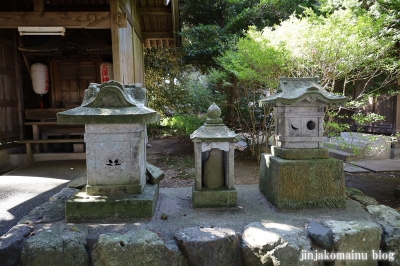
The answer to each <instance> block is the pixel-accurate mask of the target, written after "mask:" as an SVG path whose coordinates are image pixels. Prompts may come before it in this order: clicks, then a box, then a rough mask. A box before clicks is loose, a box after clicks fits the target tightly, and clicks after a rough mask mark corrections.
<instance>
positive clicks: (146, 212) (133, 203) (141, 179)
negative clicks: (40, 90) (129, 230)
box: [57, 81, 160, 221]
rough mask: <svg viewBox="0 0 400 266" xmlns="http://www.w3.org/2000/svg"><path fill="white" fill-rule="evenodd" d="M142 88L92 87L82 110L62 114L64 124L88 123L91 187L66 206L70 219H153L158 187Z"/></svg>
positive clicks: (150, 116) (152, 118)
mask: <svg viewBox="0 0 400 266" xmlns="http://www.w3.org/2000/svg"><path fill="white" fill-rule="evenodd" d="M145 104H146V91H145V89H144V88H142V87H141V84H135V85H125V86H124V85H122V84H121V83H119V82H116V81H110V82H107V83H103V84H101V85H100V84H95V83H92V84H90V86H89V87H88V89H86V90H85V95H84V99H83V102H82V105H81V106H80V107H77V108H74V109H70V110H67V111H64V112H60V113H58V114H57V120H58V123H59V124H85V143H86V166H87V186H86V187H85V188H84V189H83V190H82V191H81V192H79V193H77V194H76V195H75V196H74V197H72V198H71V199H70V200H68V201H67V203H66V217H67V220H68V221H95V220H102V219H127V218H142V217H151V216H152V215H153V212H154V207H155V204H156V202H157V199H158V184H154V185H151V184H147V185H146V178H147V176H146V138H147V136H146V124H147V123H150V122H156V121H159V119H160V116H159V114H158V113H157V112H156V111H154V110H152V109H150V108H148V107H146V106H145Z"/></svg>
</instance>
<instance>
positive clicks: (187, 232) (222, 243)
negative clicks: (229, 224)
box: [174, 227, 239, 266]
mask: <svg viewBox="0 0 400 266" xmlns="http://www.w3.org/2000/svg"><path fill="white" fill-rule="evenodd" d="M174 237H175V239H176V240H177V242H178V245H179V247H180V248H181V250H182V251H183V253H184V255H185V257H186V258H187V260H188V264H189V265H193V266H208V265H219V266H224V265H226V266H231V265H236V264H237V258H238V256H239V254H238V253H239V237H238V236H237V235H236V233H235V231H234V230H233V229H229V228H218V227H214V228H212V227H211V228H207V227H204V228H203V227H189V228H184V229H182V230H179V231H177V232H176V233H175V234H174Z"/></svg>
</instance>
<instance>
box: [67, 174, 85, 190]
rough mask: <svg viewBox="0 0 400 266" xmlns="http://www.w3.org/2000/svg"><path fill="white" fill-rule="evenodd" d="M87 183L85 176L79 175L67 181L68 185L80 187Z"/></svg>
mask: <svg viewBox="0 0 400 266" xmlns="http://www.w3.org/2000/svg"><path fill="white" fill-rule="evenodd" d="M86 185H87V177H86V176H81V177H78V178H77V179H74V180H72V181H71V182H69V183H68V187H71V188H76V189H82V188H84V187H85V186H86Z"/></svg>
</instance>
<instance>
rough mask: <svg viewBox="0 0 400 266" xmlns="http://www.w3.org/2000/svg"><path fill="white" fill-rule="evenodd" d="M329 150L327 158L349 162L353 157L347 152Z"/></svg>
mask: <svg viewBox="0 0 400 266" xmlns="http://www.w3.org/2000/svg"><path fill="white" fill-rule="evenodd" d="M328 150H329V157H332V158H335V159H339V160H342V161H343V162H349V161H351V160H352V159H353V158H355V155H354V154H352V153H349V152H345V151H340V150H335V149H328Z"/></svg>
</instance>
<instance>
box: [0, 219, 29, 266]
mask: <svg viewBox="0 0 400 266" xmlns="http://www.w3.org/2000/svg"><path fill="white" fill-rule="evenodd" d="M32 231H33V227H31V226H27V225H26V224H18V225H16V226H14V227H12V228H11V229H10V230H9V231H8V232H7V233H5V234H4V235H2V236H1V237H0V262H1V263H0V264H1V265H2V266H13V265H18V263H19V260H20V255H21V248H22V246H23V244H24V241H25V239H26V238H27V237H28V236H29V235H30V233H31V232H32Z"/></svg>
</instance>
